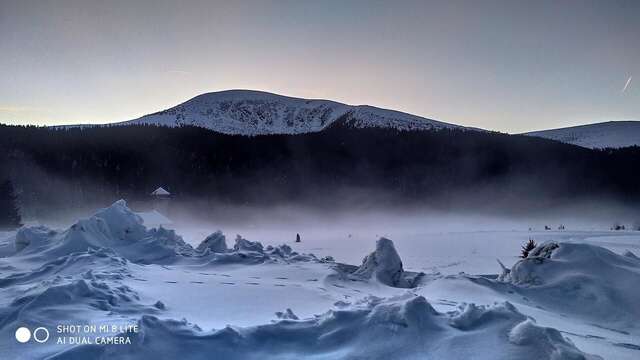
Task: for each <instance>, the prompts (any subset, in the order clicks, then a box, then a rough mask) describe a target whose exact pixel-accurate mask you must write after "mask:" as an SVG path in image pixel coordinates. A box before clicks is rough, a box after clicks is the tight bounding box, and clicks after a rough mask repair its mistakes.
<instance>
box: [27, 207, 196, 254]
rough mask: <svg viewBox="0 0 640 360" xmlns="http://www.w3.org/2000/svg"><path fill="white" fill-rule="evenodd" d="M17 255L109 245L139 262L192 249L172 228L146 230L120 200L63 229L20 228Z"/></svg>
mask: <svg viewBox="0 0 640 360" xmlns="http://www.w3.org/2000/svg"><path fill="white" fill-rule="evenodd" d="M15 248H16V250H17V254H19V255H21V256H26V255H33V256H40V257H43V258H45V259H50V258H54V257H58V256H63V255H66V254H69V253H73V252H85V251H87V249H98V248H109V249H112V250H114V251H115V252H116V253H118V254H119V255H120V256H122V257H124V258H126V259H128V260H130V261H133V262H139V263H152V262H170V261H172V260H174V259H175V258H176V257H177V256H178V255H191V254H193V249H192V248H191V246H190V245H189V244H187V243H185V242H184V240H182V238H181V237H180V236H178V235H176V233H175V232H174V231H173V230H167V229H164V228H162V227H161V228H154V229H150V230H148V229H147V228H146V227H145V226H144V225H143V221H142V218H141V217H140V216H138V215H137V214H136V213H134V212H133V211H131V210H130V209H129V208H128V207H127V204H126V202H125V201H124V200H119V201H116V202H115V203H113V205H111V206H109V207H107V208H104V209H102V210H99V211H98V212H96V213H95V214H94V215H93V216H91V217H89V218H87V219H82V220H79V221H78V222H76V223H75V224H73V225H72V226H71V227H70V228H69V229H67V230H65V231H63V232H56V231H53V230H49V229H48V228H46V227H36V228H29V227H23V228H22V229H20V230H19V231H18V233H17V234H16V238H15Z"/></svg>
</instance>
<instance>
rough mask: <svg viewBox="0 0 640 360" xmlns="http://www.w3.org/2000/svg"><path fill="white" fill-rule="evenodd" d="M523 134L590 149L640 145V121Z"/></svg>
mask: <svg viewBox="0 0 640 360" xmlns="http://www.w3.org/2000/svg"><path fill="white" fill-rule="evenodd" d="M525 135H529V136H537V137H542V138H546V139H551V140H557V141H560V142H564V143H569V144H573V145H578V146H582V147H586V148H590V149H604V148H622V147H627V146H640V121H609V122H603V123H597V124H589V125H580V126H572V127H566V128H560V129H552V130H542V131H533V132H529V133H526V134H525Z"/></svg>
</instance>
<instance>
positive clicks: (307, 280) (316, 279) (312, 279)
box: [307, 279, 318, 281]
mask: <svg viewBox="0 0 640 360" xmlns="http://www.w3.org/2000/svg"><path fill="white" fill-rule="evenodd" d="M307 281H318V279H307Z"/></svg>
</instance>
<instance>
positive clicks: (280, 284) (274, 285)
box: [273, 284, 287, 286]
mask: <svg viewBox="0 0 640 360" xmlns="http://www.w3.org/2000/svg"><path fill="white" fill-rule="evenodd" d="M273 286H287V285H285V284H273Z"/></svg>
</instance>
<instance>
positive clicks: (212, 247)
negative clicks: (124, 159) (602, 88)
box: [0, 200, 640, 359]
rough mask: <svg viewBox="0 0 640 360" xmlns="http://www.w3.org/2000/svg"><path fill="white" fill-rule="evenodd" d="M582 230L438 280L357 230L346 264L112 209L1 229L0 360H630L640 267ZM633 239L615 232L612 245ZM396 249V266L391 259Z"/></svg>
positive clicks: (634, 351) (387, 243) (389, 243)
mask: <svg viewBox="0 0 640 360" xmlns="http://www.w3.org/2000/svg"><path fill="white" fill-rule="evenodd" d="M560 233H561V232H557V234H560ZM586 233H588V232H587V231H582V232H580V233H579V234H582V235H579V236H577V237H575V238H572V239H569V238H571V237H572V235H571V233H570V232H568V231H567V232H564V233H562V234H563V235H562V236H557V240H556V241H546V242H542V243H540V244H539V245H538V247H537V248H536V249H534V250H533V251H531V252H530V255H529V257H527V258H526V259H521V260H517V259H516V258H515V256H510V257H502V256H501V260H502V262H503V263H505V264H507V266H506V267H505V269H501V268H500V266H498V264H497V263H495V262H494V264H495V265H494V267H493V268H492V269H493V271H492V272H484V271H483V272H479V273H478V272H476V271H475V269H474V268H473V264H474V263H473V262H472V261H470V262H467V261H466V260H465V257H472V256H473V253H471V254H470V255H469V256H462V258H463V263H465V264H467V265H469V266H470V268H469V269H468V270H467V271H466V273H457V274H448V275H446V274H443V273H441V272H439V271H438V268H437V267H434V268H429V267H427V266H423V268H424V269H421V267H420V266H419V264H420V260H419V259H420V258H423V259H424V260H425V262H426V261H428V259H429V258H430V257H431V256H432V255H433V254H431V253H430V252H428V251H424V248H420V247H416V248H414V249H411V248H410V247H408V246H405V245H407V244H408V243H406V242H405V243H403V241H402V240H398V242H397V244H404V245H403V246H396V242H395V241H394V239H393V238H392V237H389V238H378V239H376V238H375V237H372V238H371V239H370V241H369V242H368V243H367V245H366V246H363V247H361V248H360V249H359V251H358V252H360V254H361V259H362V257H364V260H362V261H357V262H351V264H346V263H343V262H341V260H339V258H346V257H348V256H341V255H342V254H335V255H336V257H335V259H336V260H334V257H330V256H326V255H328V254H321V255H313V254H311V253H310V252H309V251H307V250H305V249H303V247H302V246H298V245H301V244H305V242H306V241H307V238H306V237H305V236H304V234H303V236H302V242H301V243H294V242H293V241H294V239H286V240H285V242H287V244H283V243H282V241H280V242H278V243H276V242H273V243H271V244H269V243H267V242H264V243H263V242H259V241H256V240H262V239H259V238H251V237H248V236H247V235H244V236H247V237H246V238H245V237H244V236H242V235H238V236H235V239H234V241H229V240H228V236H227V234H225V233H223V232H211V233H210V234H209V236H206V237H203V239H204V240H203V241H202V242H201V243H200V244H198V245H197V246H192V245H190V244H189V242H187V241H184V240H183V238H182V237H181V236H180V235H179V234H178V233H176V232H175V231H174V230H168V229H164V228H159V229H148V228H146V227H145V226H144V225H143V221H142V219H141V218H140V217H139V216H137V215H136V214H135V213H134V212H133V211H131V210H130V209H129V208H128V206H127V204H126V203H125V202H124V201H122V200H121V201H118V202H116V203H114V204H113V205H111V206H110V207H108V208H105V209H102V210H99V211H98V212H96V213H95V214H94V215H93V216H91V217H89V218H87V219H83V220H80V221H78V222H76V223H75V224H73V225H72V226H70V227H69V228H67V229H65V230H51V229H49V228H46V227H44V226H39V227H25V228H22V229H20V230H18V231H17V232H15V233H2V234H1V235H0V254H1V256H2V257H1V258H0V287H1V288H2V291H1V292H0V353H1V354H3V356H7V357H8V358H21V357H25V354H28V355H27V356H28V358H36V359H38V358H50V359H87V358H92V359H93V358H95V359H174V358H183V359H204V358H211V357H216V358H225V359H271V358H273V359H299V358H303V357H313V358H317V359H336V358H339V359H355V358H372V359H388V358H400V359H423V358H434V359H441V358H448V359H467V358H471V357H472V358H477V359H597V358H601V357H604V358H611V357H612V356H613V358H616V359H633V358H637V356H638V354H639V353H640V344H639V341H638V340H637V339H638V335H639V334H640V330H639V327H638V318H639V314H638V310H637V307H636V306H635V304H638V303H640V290H638V288H637V286H634V284H637V283H638V280H639V279H640V260H638V258H637V257H636V256H635V255H634V253H633V252H634V249H633V248H631V249H630V250H631V251H630V252H628V253H626V254H624V255H619V254H617V253H615V252H613V251H611V250H608V249H606V248H603V247H600V246H596V245H592V244H589V243H588V241H589V239H588V236H583V235H584V234H586ZM491 234H492V236H493V237H494V238H496V237H502V238H503V239H497V241H498V244H500V243H505V244H506V243H507V240H505V239H508V238H511V237H512V235H513V234H512V233H510V232H492V233H491ZM600 234H601V237H602V238H606V237H607V236H606V235H602V234H604V232H601V233H600ZM609 235H613V233H609ZM474 236H475V234H474V233H472V232H470V231H469V232H467V233H466V235H459V236H458V237H456V240H455V241H450V242H449V243H448V244H447V246H449V247H460V248H464V247H467V246H469V244H468V243H467V241H468V242H469V243H472V244H473V243H474V241H475V240H474ZM548 236H549V237H556V236H554V235H553V234H552V233H549V235H548ZM348 238H349V237H348V235H347V239H348ZM639 239H640V236H639V235H638V234H635V233H633V232H625V233H616V234H615V240H614V241H611V243H616V244H620V243H624V242H627V243H628V244H632V243H634V242H637V241H638V240H639ZM566 240H569V242H567V241H566ZM487 241H488V240H487ZM602 242H603V243H606V241H602ZM516 243H517V245H519V241H516ZM476 245H478V244H476ZM473 246H475V245H473ZM486 246H492V244H491V242H487V243H486ZM410 253H413V256H414V259H413V260H412V261H411V265H408V264H407V263H405V262H404V261H403V259H404V257H405V255H409V254H410ZM462 253H463V254H466V252H465V251H462ZM365 255H366V256H365ZM513 255H516V254H513ZM494 260H495V259H494ZM474 273H476V274H478V275H471V274H474ZM492 274H493V275H492ZM60 324H97V325H99V324H109V325H112V324H136V325H138V327H139V331H137V332H135V333H120V335H121V336H125V335H126V336H129V337H130V341H131V343H130V344H121V345H102V344H95V343H93V344H79V345H77V344H76V345H70V344H68V343H67V344H56V343H55V341H53V339H55V338H57V337H58V336H59V335H58V334H56V332H55V329H56V326H57V325H60ZM20 326H26V327H28V328H31V329H33V328H35V327H38V326H42V327H46V328H47V329H50V331H51V332H52V341H49V342H47V343H45V344H39V343H36V342H34V341H31V342H28V343H26V344H20V343H18V342H17V341H16V340H15V338H14V332H15V330H16V329H17V328H18V327H20ZM111 335H112V336H114V335H118V334H111Z"/></svg>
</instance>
